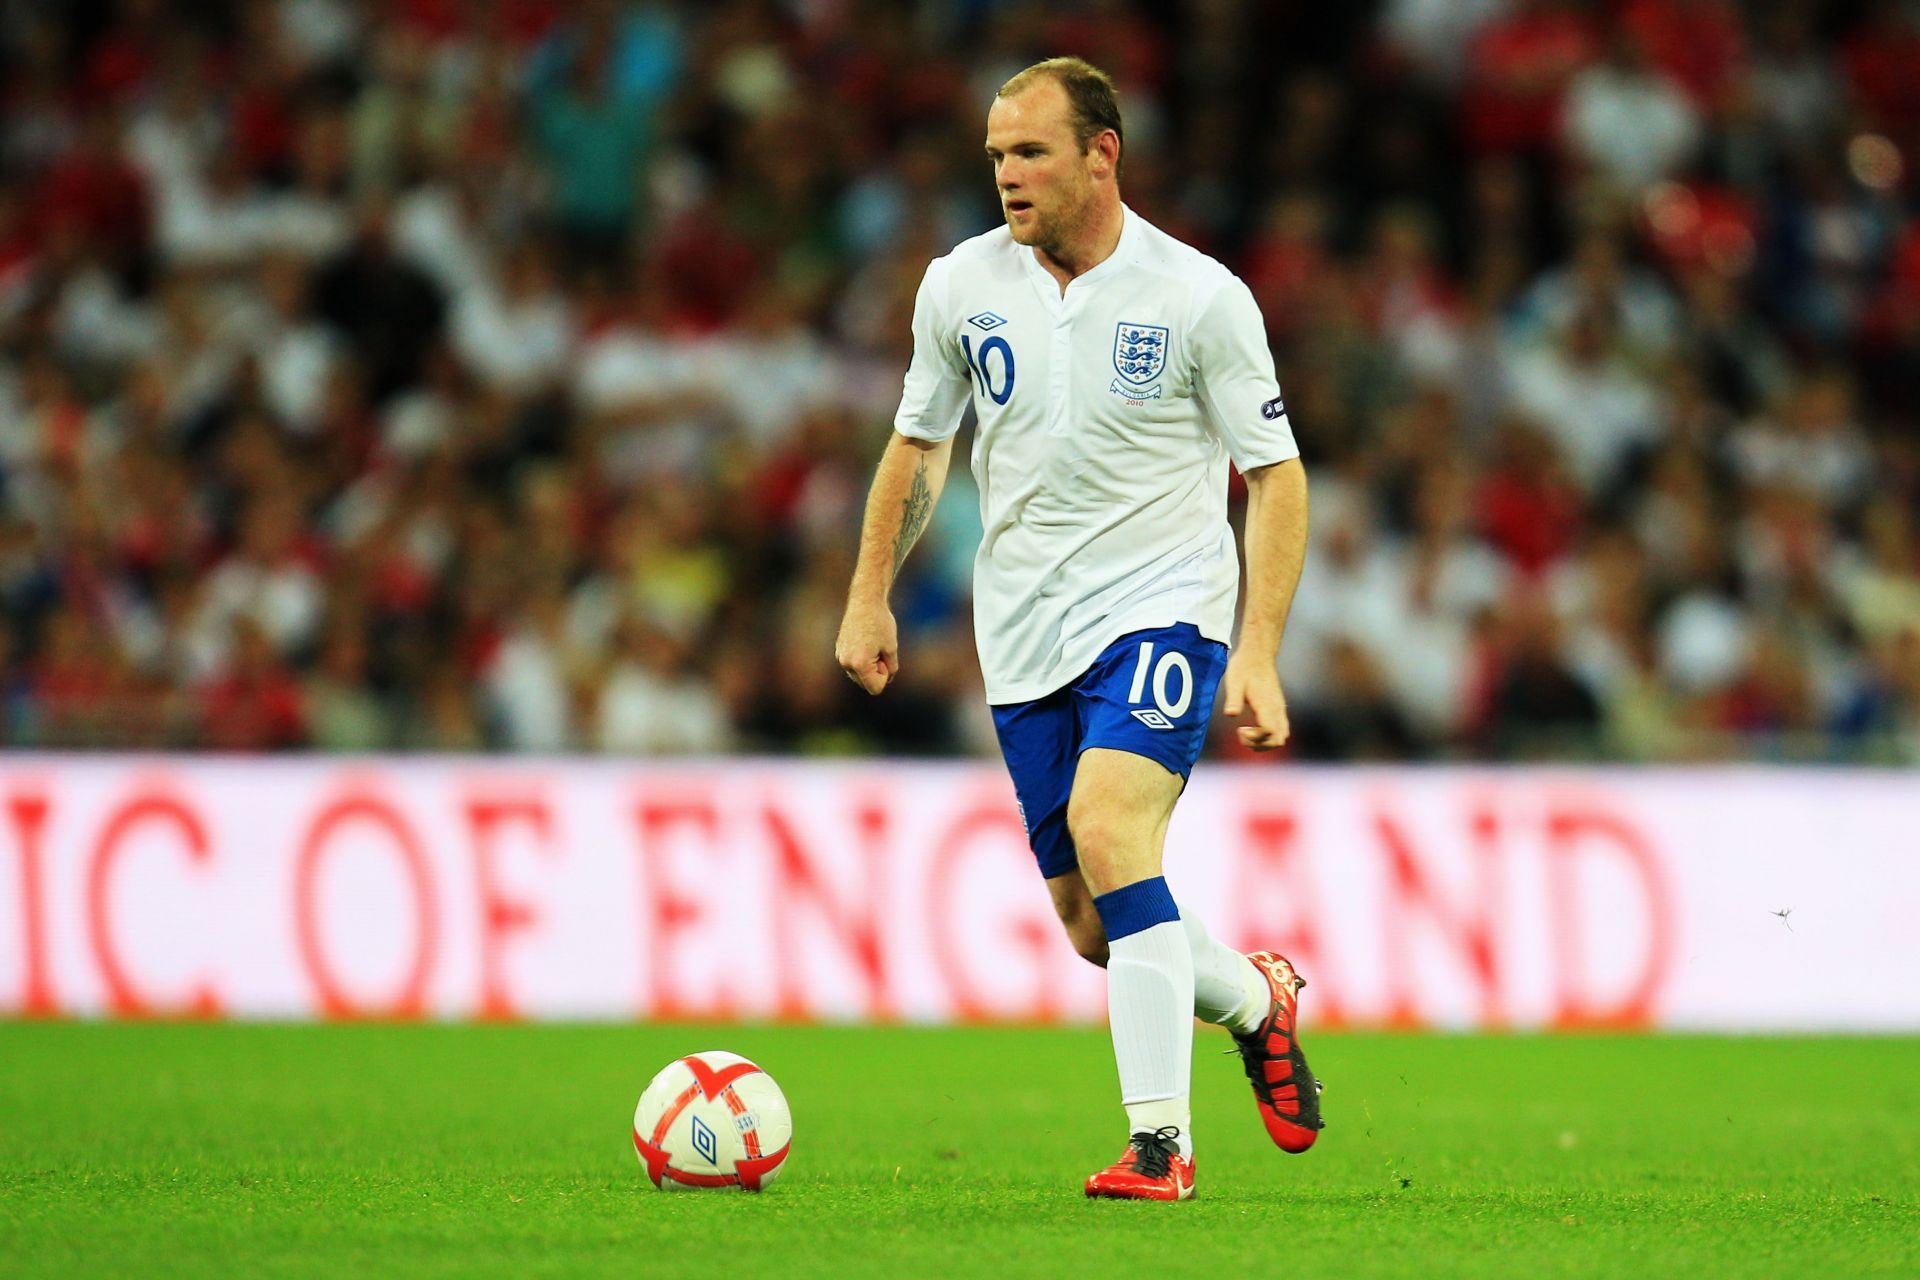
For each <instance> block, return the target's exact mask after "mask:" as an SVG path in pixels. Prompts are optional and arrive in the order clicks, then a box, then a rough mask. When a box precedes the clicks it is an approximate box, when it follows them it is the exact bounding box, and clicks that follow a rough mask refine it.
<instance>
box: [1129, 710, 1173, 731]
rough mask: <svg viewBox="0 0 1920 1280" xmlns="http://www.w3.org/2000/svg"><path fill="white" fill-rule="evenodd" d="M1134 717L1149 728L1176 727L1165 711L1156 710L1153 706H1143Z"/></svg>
mask: <svg viewBox="0 0 1920 1280" xmlns="http://www.w3.org/2000/svg"><path fill="white" fill-rule="evenodd" d="M1133 718H1134V719H1135V720H1138V721H1139V722H1140V723H1141V724H1143V725H1145V726H1147V728H1149V729H1171V728H1173V727H1174V725H1173V721H1171V720H1169V719H1167V717H1166V714H1165V713H1164V712H1161V711H1156V710H1155V709H1154V708H1152V707H1141V708H1140V709H1138V710H1137V711H1135V712H1134V713H1133Z"/></svg>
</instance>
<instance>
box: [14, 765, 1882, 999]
mask: <svg viewBox="0 0 1920 1280" xmlns="http://www.w3.org/2000/svg"><path fill="white" fill-rule="evenodd" d="M1916 833H1920V779H1916V778H1915V777H1913V776H1912V775H1906V774H1898V773H1848V772H1826V771H1815V770H1805V771H1801V770H1766V769H1731V770H1707V771H1672V772H1637V771H1626V770H1619V771H1613V770H1598V771H1526V770H1453V769H1421V770H1409V769H1381V770H1319V769H1305V768H1299V767H1294V766H1286V765H1277V766H1271V767H1269V766H1264V765H1243V766H1224V765H1207V766H1203V767H1202V768H1201V769H1200V770H1199V771H1198V772H1197V773H1196V775H1195V777H1194V780H1193V783H1192V785H1191V786H1190V787H1189V789H1188V791H1187V794H1186V796H1185V798H1184V799H1183V800H1182V801H1181V804H1180V808H1179V811H1178V813H1177V814H1176V816H1175V818H1174V823H1173V827H1172V830H1171V832H1170V833H1169V837H1168V850H1167V875H1168V879H1169V881H1170V883H1171V884H1172V886H1173V889H1174V893H1175V896H1176V897H1177V898H1178V899H1179V901H1180V903H1181V906H1182V908H1183V910H1188V911H1197V912H1199V913H1200V914H1201V916H1202V917H1203V918H1204V919H1205V920H1206V921H1207V923H1208V925H1209V926H1210V927H1211V928H1212V930H1213V931H1214V932H1215V934H1216V935H1217V936H1219V937H1221V938H1222V939H1224V940H1225V941H1227V942H1228V943H1229V944H1231V945H1233V946H1236V947H1239V948H1242V949H1249V950H1250V949H1253V948H1256V947H1272V948H1275V949H1278V950H1281V951H1283V952H1285V953H1287V954H1288V955H1289V956H1291V957H1292V958H1293V959H1294V960H1295V961H1296V962H1297V963H1298V964H1299V966H1300V968H1301V970H1302V971H1303V972H1304V973H1306V974H1307V976H1308V978H1309V979H1310V981H1311V983H1312V986H1311V993H1312V994H1311V996H1310V998H1309V1006H1308V1007H1309V1009H1310V1016H1311V1018H1312V1019H1313V1022H1314V1024H1315V1025H1317V1026H1321V1027H1325V1026H1329V1025H1334V1024H1346V1025H1360V1026H1406V1027H1460V1028H1469V1027H1476V1028H1501V1027H1515V1028H1539V1027H1662V1028H1703V1029H1720V1028H1727V1029H1733V1028H1738V1029H1795V1030H1798V1029H1808V1030H1811V1029H1833V1028H1843V1029H1858V1030H1915V1029H1920V923H1917V922H1916V914H1917V913H1916V908H1920V848H1917V847H1916V846H1917V845H1920V835H1916ZM1104 1012H1105V997H1104V985H1103V981H1102V977H1101V975H1100V973H1099V971H1097V970H1095V969H1093V968H1092V967H1090V966H1088V965H1087V964H1086V963H1085V962H1084V961H1082V960H1080V959H1079V958H1078V957H1077V956H1075V955H1074V954H1073V952H1072V951H1071V950H1070V949H1069V948H1068V946H1067V945H1066V942H1065V940H1064V937H1063V936H1062V935H1061V932H1060V930H1059V928H1058V926H1057V925H1056V924H1055V922H1054V921H1053V918H1052V915H1051V911H1050V909H1049V907H1048V902H1047V894H1046V891H1045V889H1044V887H1043V885H1042V884H1041V882H1040V880H1039V877H1038V874H1037V873H1036V872H1035V870H1034V866H1033V861H1032V858H1031V856H1030V855H1029V854H1028V853H1027V851H1026V844H1025V839H1024V836H1023V834H1022V832H1021V829H1020V822H1019V818H1018V815H1017V814H1016V812H1015V809H1014V805H1013V796H1012V789H1011V787H1010V786H1009V785H1008V783H1007V781H1006V777H1005V775H1004V773H1002V772H1001V771H1000V770H999V769H998V768H997V767H996V766H993V765H987V764H953V765H907V764H900V763H893V762H870V763H849V764H835V765H816V764H796V763H763V762H751V761H734V762H717V763H713V764H706V765H687V766H666V765H652V764H648V765H641V764H630V763H609V762H601V761H592V762H589V761H525V760H484V761H483V760H420V761H400V760H364V761H348V762H339V761H328V760H321V759H314V758H308V759H300V760H274V761H264V760H239V759H221V758H206V757H201V758H188V757H167V758H133V757H128V758H116V757H96V758H88V757H59V756H38V757H36V756H17V755H16V756H4V757H0V1014H10V1015H21V1014H25V1015H32V1016H64V1015H79V1016H126V1017H153V1016H208V1017H219V1016H230V1017H269V1018H396V1017H397V1018H406V1017H454V1018H470V1017H477V1018H615V1019H628V1018H668V1017H701V1018H734V1017H751V1018H796V1019H811V1018H818V1019H833V1020H908V1021H928V1022H944V1021H968V1020H1019V1021H1049V1020H1055V1019H1068V1020H1083V1021H1091V1020H1098V1019H1099V1018H1101V1017H1103V1016H1104Z"/></svg>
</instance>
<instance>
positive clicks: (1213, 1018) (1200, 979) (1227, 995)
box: [1180, 911, 1273, 1036]
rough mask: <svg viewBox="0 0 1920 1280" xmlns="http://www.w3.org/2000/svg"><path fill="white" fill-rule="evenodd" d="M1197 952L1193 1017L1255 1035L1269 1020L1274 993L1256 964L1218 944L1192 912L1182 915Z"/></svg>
mask: <svg viewBox="0 0 1920 1280" xmlns="http://www.w3.org/2000/svg"><path fill="white" fill-rule="evenodd" d="M1180 924H1181V926H1182V927H1183V928H1184V929H1185V930H1186V935H1187V945H1188V946H1189V947H1190V948H1192V951H1193V1016H1194V1017H1196V1018H1198V1019H1200V1021H1202V1022H1211V1023H1214V1024H1216V1025H1218V1026H1223V1027H1225V1028H1227V1030H1229V1031H1231V1032H1233V1033H1234V1034H1235V1035H1242V1036H1248V1035H1252V1034H1253V1033H1254V1031H1255V1030H1257V1029H1258V1028H1259V1026H1260V1024H1261V1022H1263V1021H1264V1020H1265V1019H1266V1016H1267V1006H1268V1004H1269V1003H1270V1002H1271V1001H1272V999H1273V991H1272V988H1270V987H1269V986H1268V985H1267V979H1266V975H1265V974H1263V973H1261V972H1260V970H1259V969H1257V968H1255V967H1254V963H1253V961H1251V960H1249V959H1247V958H1246V957H1245V956H1243V955H1241V954H1240V953H1239V952H1238V951H1235V950H1234V949H1233V948H1232V947H1229V946H1227V945H1226V944H1225V943H1223V942H1216V941H1214V939H1213V935H1211V934H1209V933H1208V932H1207V926H1205V925H1204V924H1201V923H1200V920H1199V918H1198V917H1196V916H1195V915H1194V914H1193V913H1192V912H1191V911H1182V912H1181V913H1180Z"/></svg>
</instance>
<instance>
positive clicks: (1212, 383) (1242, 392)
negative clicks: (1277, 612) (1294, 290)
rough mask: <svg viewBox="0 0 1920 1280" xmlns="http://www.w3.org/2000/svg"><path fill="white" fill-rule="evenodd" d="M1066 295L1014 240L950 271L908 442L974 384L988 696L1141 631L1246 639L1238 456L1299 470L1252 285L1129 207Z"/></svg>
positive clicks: (943, 418) (918, 311)
mask: <svg viewBox="0 0 1920 1280" xmlns="http://www.w3.org/2000/svg"><path fill="white" fill-rule="evenodd" d="M1123 216H1124V219H1125V221H1124V222H1123V224H1122V228H1121V232H1120V242H1119V245H1118V246H1117V247H1116V248H1115V249H1114V251H1113V255H1112V256H1111V257H1109V258H1108V259H1107V260H1106V261H1104V262H1102V263H1101V264H1100V265H1099V266H1097V267H1094V268H1093V269H1092V270H1090V271H1088V272H1086V273H1084V274H1083V275H1080V276H1077V277H1075V278H1074V280H1073V281H1072V283H1070V284H1069V285H1068V286H1067V288H1066V293H1065V295H1064V296H1062V294H1061V290H1060V286H1059V283H1058V282H1057V281H1056V280H1055V279H1054V278H1053V277H1052V276H1050V275H1048V274H1047V271H1046V269H1045V268H1044V267H1042V266H1041V265H1040V264H1039V262H1037V261H1036V260H1035V259H1034V254H1033V250H1032V249H1031V248H1028V247H1026V246H1024V245H1019V244H1016V243H1014V240H1013V236H1012V235H1011V233H1010V232H1009V231H1008V230H1007V229H1006V228H1005V227H1000V228H998V229H996V230H994V231H990V232H988V233H987V234H985V235H982V236H976V237H974V238H973V239H971V240H968V241H965V242H963V243H962V244H960V245H959V246H958V247H957V248H955V249H954V251H953V252H952V253H950V254H948V255H947V256H946V257H944V258H936V259H935V260H934V261H933V262H932V263H931V264H930V265H929V266H928V267H927V274H926V277H925V279H923V280H922V281H921V283H920V293H919V296H918V298H917V299H916V300H915V303H914V310H913V363H912V365H911V366H910V367H909V368H908V370H907V379H906V389H905V392H904V393H903V395H902V397H901V401H900V412H899V414H898V415H897V416H896V417H895V419H894V429H895V430H896V431H898V432H899V433H900V434H901V435H903V436H911V437H913V438H914V439H917V440H944V439H946V438H947V437H948V436H951V435H952V434H953V433H954V432H955V431H956V430H958V429H959V426H960V419H961V416H962V414H963V413H964V411H965V408H966V398H967V395H968V393H969V389H971V393H972V396H973V405H974V409H975V411H976V413H977V414H978V416H979V429H978V431H977V433H976V436H975V440H974V446H973V473H974V478H975V480H976V481H977V482H978V485H979V489H980V511H981V517H982V521H983V523H984V525H985V528H986V533H985V536H984V537H983V538H982V539H981V541H980V551H979V554H978V555H977V556H976V558H975V561H974V631H975V635H976V637H977V639H978V641H979V646H980V665H981V669H982V671H983V672H984V674H985V676H986V686H987V700H988V701H989V702H992V703H1008V702H1025V701H1027V700H1029V699H1032V698H1038V697H1041V696H1043V695H1045V694H1048V693H1051V692H1053V691H1054V690H1055V689H1058V688H1060V687H1061V686H1063V685H1066V684H1068V683H1070V682H1071V681H1072V680H1074V679H1075V678H1076V677H1078V676H1079V675H1080V674H1081V673H1083V672H1084V671H1086V669H1087V668H1088V667H1090V666H1092V665H1093V662H1094V660H1095V659H1096V658H1098V657H1099V656H1100V652H1101V651H1102V650H1103V649H1105V648H1106V647H1107V646H1108V645H1109V644H1111V643H1113V641H1114V640H1116V639H1118V638H1119V637H1121V636H1123V635H1125V634H1127V633H1128V632H1130V631H1139V630H1143V629H1146V628H1150V627H1164V626H1172V625H1173V624H1174V623H1176V622H1189V623H1192V624H1193V625H1194V626H1195V627H1197V628H1199V630H1200V633H1201V634H1202V635H1205V636H1208V637H1210V638H1211V639H1215V640H1219V641H1221V642H1223V643H1230V642H1231V640H1232V634H1233V618H1234V603H1235V598H1236V596H1237V594H1238V592H1239V586H1240V563H1239V557H1238V556H1237V555H1236V554H1235V551H1234V543H1233V530H1232V528H1231V527H1230V526H1229V525H1228V524H1227V459H1228V458H1229V457H1231V458H1232V459H1233V461H1234V464H1235V465H1236V466H1238V467H1239V468H1240V469H1241V470H1242V471H1246V470H1250V469H1252V468H1254V467H1262V466H1266V465H1267V464H1269V463H1273V462H1281V461H1284V460H1285V459H1288V458H1293V457H1297V456H1299V452H1300V451H1299V448H1298V447H1297V446H1296V445H1295V444H1294V441H1293V430H1292V428H1291V427H1290V426H1289V425H1288V423H1287V416H1286V410H1285V408H1284V406H1283V405H1282V404H1281V401H1280V389H1279V387H1278V385H1277V384H1276V383H1275V381H1274V374H1273V356H1272V354H1271V353H1270V352H1269V351H1268V350H1267V337H1266V325H1265V322H1264V321H1263V320H1262V319H1261V316H1260V309H1259V307H1258V306H1256V305H1255V303H1254V301H1253V295H1252V293H1250V292H1249V291H1248V289H1247V286H1246V285H1245V284H1243V283H1241V281H1240V280H1239V278H1238V277H1236V276H1235V275H1234V274H1233V273H1232V272H1230V271H1228V270H1227V269H1226V268H1225V267H1223V266H1221V265H1220V264H1219V263H1218V262H1215V261H1214V260H1213V259H1212V258H1209V257H1207V256H1206V255H1205V254H1203V253H1201V252H1200V251H1199V250H1197V249H1194V248H1192V247H1190V246H1188V245H1185V244H1182V243H1181V242H1180V241H1178V240H1176V239H1174V238H1173V237H1172V236H1169V235H1167V234H1166V233H1165V232H1163V231H1161V230H1160V229H1159V228H1157V227H1155V226H1153V225H1151V224H1150V223H1148V222H1146V221H1145V220H1144V219H1142V218H1140V217H1139V216H1138V215H1136V214H1135V213H1134V212H1133V211H1132V210H1130V209H1129V210H1126V211H1124V214H1123Z"/></svg>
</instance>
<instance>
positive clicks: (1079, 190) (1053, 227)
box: [987, 80, 1095, 250]
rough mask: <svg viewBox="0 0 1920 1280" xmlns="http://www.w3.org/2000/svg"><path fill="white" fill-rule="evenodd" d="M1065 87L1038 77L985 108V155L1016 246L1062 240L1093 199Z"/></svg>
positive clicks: (1088, 156) (1089, 154) (1087, 154)
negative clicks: (1021, 88) (1019, 89)
mask: <svg viewBox="0 0 1920 1280" xmlns="http://www.w3.org/2000/svg"><path fill="white" fill-rule="evenodd" d="M1071 121H1072V107H1071V104H1069V103H1068V101H1067V94H1066V90H1064V89H1062V88H1061V87H1060V86H1059V84H1057V83H1056V82H1054V81H1052V80H1041V81H1040V82H1038V83H1037V84H1034V85H1033V86H1031V87H1030V88H1028V89H1026V90H1025V91H1024V92H1021V93H1017V94H1014V95H1013V96H1012V97H1007V98H995V99H994V102H993V107H992V109H991V110H989V111H988V112H987V158H988V159H990V160H992V161H993V180H994V184H995V185H996V186H997V187H998V188H999V190H1000V209H1001V212H1002V213H1004V214H1005V215H1006V218H1007V226H1008V228H1009V229H1011V230H1012V232H1013V238H1014V240H1015V241H1016V242H1018V243H1020V244H1030V245H1037V246H1039V247H1040V248H1041V249H1043V250H1044V249H1049V248H1052V247H1054V246H1058V245H1062V244H1065V243H1067V242H1068V241H1069V240H1070V239H1071V238H1072V236H1073V233H1074V232H1075V231H1076V230H1077V229H1078V227H1079V226H1080V225H1081V224H1082V223H1083V222H1085V221H1086V219H1087V216H1088V212H1089V210H1090V208H1091V206H1092V203H1093V174H1092V172H1091V168H1090V162H1091V161H1092V160H1093V158H1094V155H1095V153H1094V152H1093V151H1091V150H1087V151H1083V150H1082V149H1081V147H1080V143H1079V140H1078V139H1077V138H1075V137H1074V136H1073V126H1072V123H1071Z"/></svg>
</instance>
